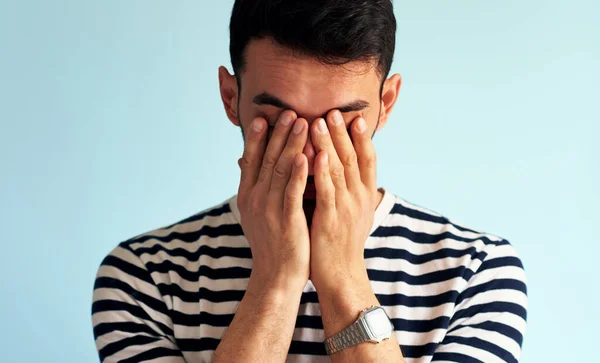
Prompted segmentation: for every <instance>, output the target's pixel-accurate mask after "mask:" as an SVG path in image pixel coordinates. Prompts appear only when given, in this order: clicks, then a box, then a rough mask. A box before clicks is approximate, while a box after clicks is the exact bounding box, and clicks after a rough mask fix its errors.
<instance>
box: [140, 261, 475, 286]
mask: <svg viewBox="0 0 600 363" xmlns="http://www.w3.org/2000/svg"><path fill="white" fill-rule="evenodd" d="M146 267H147V268H148V271H150V272H159V273H173V272H175V273H177V274H178V275H179V276H180V277H181V278H182V279H185V280H188V281H190V282H196V281H198V279H199V278H200V277H201V276H204V277H207V278H209V279H211V280H224V279H247V278H250V273H251V272H252V269H249V268H244V267H226V268H214V269H213V268H210V267H208V266H200V268H199V269H198V272H192V271H189V270H187V269H186V268H185V267H184V266H181V265H177V264H175V263H173V262H171V261H169V260H166V261H163V262H160V263H154V262H148V263H146ZM367 275H368V276H369V279H370V280H371V281H380V282H394V283H397V282H405V283H407V284H409V285H426V284H431V283H436V282H443V281H448V280H451V279H454V278H457V277H461V278H463V279H464V280H466V281H468V280H469V279H470V278H471V276H472V275H473V271H472V270H470V269H468V268H466V267H464V266H459V267H455V268H449V269H446V270H440V271H433V272H429V273H426V274H423V275H418V276H413V275H410V274H408V273H406V272H404V271H382V270H375V269H367Z"/></svg>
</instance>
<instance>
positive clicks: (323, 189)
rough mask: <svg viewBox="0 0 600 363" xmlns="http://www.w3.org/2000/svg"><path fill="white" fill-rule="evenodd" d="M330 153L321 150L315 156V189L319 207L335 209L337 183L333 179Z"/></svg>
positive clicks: (327, 209) (328, 209) (329, 209)
mask: <svg viewBox="0 0 600 363" xmlns="http://www.w3.org/2000/svg"><path fill="white" fill-rule="evenodd" d="M329 159H330V158H329V154H328V153H327V152H326V151H321V152H320V153H319V154H318V155H317V156H316V157H315V189H316V191H317V208H318V209H323V210H325V211H335V185H334V184H333V180H332V179H331V174H330V171H329V170H330V166H329Z"/></svg>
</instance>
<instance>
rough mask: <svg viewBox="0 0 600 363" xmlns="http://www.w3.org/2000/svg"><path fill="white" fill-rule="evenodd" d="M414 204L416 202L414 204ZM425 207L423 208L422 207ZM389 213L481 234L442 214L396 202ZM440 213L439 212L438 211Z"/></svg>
mask: <svg viewBox="0 0 600 363" xmlns="http://www.w3.org/2000/svg"><path fill="white" fill-rule="evenodd" d="M410 204H414V203H410ZM414 205H416V204H414ZM423 209H425V208H423ZM390 214H401V215H405V216H407V217H411V218H414V219H420V220H423V221H427V222H433V223H438V224H444V225H445V224H451V225H452V226H454V228H456V229H458V230H460V231H463V232H472V233H476V234H481V232H477V231H474V230H472V229H468V228H465V227H463V226H459V225H457V224H454V223H452V222H451V221H450V220H449V219H448V218H446V217H443V216H435V215H433V214H429V213H425V212H421V211H419V210H416V209H412V208H407V207H405V206H403V205H402V204H400V203H396V204H394V206H393V207H392V210H391V211H390ZM438 214H440V213H438Z"/></svg>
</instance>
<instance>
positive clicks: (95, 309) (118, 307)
mask: <svg viewBox="0 0 600 363" xmlns="http://www.w3.org/2000/svg"><path fill="white" fill-rule="evenodd" d="M108 311H126V312H128V313H129V314H131V315H133V316H135V317H137V318H140V319H142V320H147V321H151V322H153V323H155V324H156V325H157V326H158V327H159V329H160V330H161V331H162V332H163V334H164V335H168V336H173V330H172V329H171V328H169V327H168V326H166V325H165V324H163V323H161V322H159V321H156V320H153V319H152V318H151V317H150V315H148V313H147V312H146V311H145V310H144V309H142V308H141V307H140V306H135V305H131V304H127V303H124V302H122V301H114V300H99V301H94V302H93V303H92V315H94V314H97V313H102V312H108Z"/></svg>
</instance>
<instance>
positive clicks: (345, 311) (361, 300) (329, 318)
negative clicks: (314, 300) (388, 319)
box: [318, 271, 404, 363]
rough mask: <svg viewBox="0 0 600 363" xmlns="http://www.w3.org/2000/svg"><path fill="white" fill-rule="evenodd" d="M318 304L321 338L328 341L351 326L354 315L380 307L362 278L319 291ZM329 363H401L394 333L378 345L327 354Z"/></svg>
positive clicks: (400, 353) (368, 344)
mask: <svg viewBox="0 0 600 363" xmlns="http://www.w3.org/2000/svg"><path fill="white" fill-rule="evenodd" d="M318 294H319V305H320V306H321V316H322V320H323V328H324V330H325V337H327V338H329V337H331V336H333V335H335V334H337V333H339V332H341V331H342V330H344V329H345V328H346V327H348V326H349V325H351V324H352V323H354V322H355V321H356V319H357V318H358V313H359V312H360V311H361V310H362V309H365V308H368V307H370V306H371V305H376V306H378V305H380V304H379V301H378V300H377V297H375V294H374V293H373V290H372V289H371V286H370V284H369V278H368V275H367V274H366V271H365V276H364V277H362V278H361V279H359V280H358V281H356V282H350V281H348V282H341V283H340V284H339V285H338V286H337V288H335V289H331V290H324V291H319V292H318ZM331 362H333V363H341V362H344V363H352V362H365V363H368V362H386V363H387V362H389V363H392V362H394V363H402V362H404V358H403V357H402V352H401V350H400V346H399V345H398V341H397V340H396V336H395V334H394V333H393V332H392V336H391V338H390V339H387V340H384V341H382V342H381V343H379V344H373V343H369V342H364V343H360V344H357V345H354V346H352V347H348V348H345V349H342V350H340V351H338V352H336V353H333V354H332V355H331Z"/></svg>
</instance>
